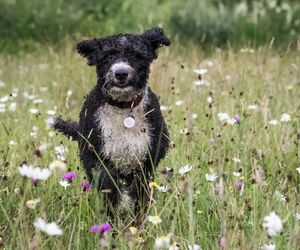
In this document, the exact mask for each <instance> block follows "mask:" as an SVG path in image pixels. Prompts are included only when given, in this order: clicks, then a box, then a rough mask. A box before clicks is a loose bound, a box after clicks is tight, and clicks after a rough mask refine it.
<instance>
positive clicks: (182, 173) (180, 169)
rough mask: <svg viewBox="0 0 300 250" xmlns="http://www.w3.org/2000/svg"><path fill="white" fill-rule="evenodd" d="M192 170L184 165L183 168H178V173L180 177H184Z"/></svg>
mask: <svg viewBox="0 0 300 250" xmlns="http://www.w3.org/2000/svg"><path fill="white" fill-rule="evenodd" d="M192 168H193V167H192V166H189V165H185V166H183V167H181V168H179V170H178V172H179V174H180V175H184V174H186V173H188V172H190V171H191V170H192Z"/></svg>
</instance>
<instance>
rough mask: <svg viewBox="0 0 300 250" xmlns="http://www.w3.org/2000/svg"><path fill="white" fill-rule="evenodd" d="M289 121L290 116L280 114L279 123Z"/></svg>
mask: <svg viewBox="0 0 300 250" xmlns="http://www.w3.org/2000/svg"><path fill="white" fill-rule="evenodd" d="M290 120H291V116H290V115H289V114H286V113H284V114H282V115H281V118H280V121H281V122H289V121H290Z"/></svg>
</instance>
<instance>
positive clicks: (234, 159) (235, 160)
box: [232, 157, 241, 163]
mask: <svg viewBox="0 0 300 250" xmlns="http://www.w3.org/2000/svg"><path fill="white" fill-rule="evenodd" d="M232 161H233V162H234V163H240V162H241V160H240V159H239V158H237V157H233V158H232Z"/></svg>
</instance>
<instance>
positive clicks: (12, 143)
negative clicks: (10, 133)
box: [8, 140, 17, 146]
mask: <svg viewBox="0 0 300 250" xmlns="http://www.w3.org/2000/svg"><path fill="white" fill-rule="evenodd" d="M8 144H9V146H16V145H17V143H16V142H15V141H13V140H10V141H9V143H8Z"/></svg>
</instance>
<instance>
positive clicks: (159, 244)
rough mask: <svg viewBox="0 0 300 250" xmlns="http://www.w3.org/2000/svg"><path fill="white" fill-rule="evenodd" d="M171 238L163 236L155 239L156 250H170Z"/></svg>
mask: <svg viewBox="0 0 300 250" xmlns="http://www.w3.org/2000/svg"><path fill="white" fill-rule="evenodd" d="M170 240H171V236H170V235H167V236H161V237H159V238H156V239H155V247H156V249H162V248H168V247H169V246H170Z"/></svg>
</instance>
